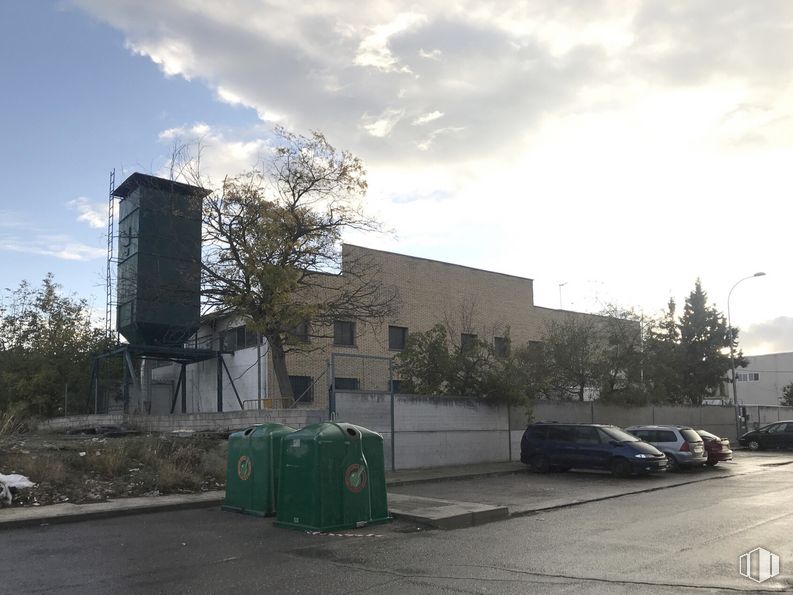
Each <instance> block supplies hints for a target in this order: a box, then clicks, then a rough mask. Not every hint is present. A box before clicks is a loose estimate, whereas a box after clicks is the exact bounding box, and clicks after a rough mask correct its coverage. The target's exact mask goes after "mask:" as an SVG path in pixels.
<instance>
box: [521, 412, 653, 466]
mask: <svg viewBox="0 0 793 595" xmlns="http://www.w3.org/2000/svg"><path fill="white" fill-rule="evenodd" d="M520 460H521V462H522V463H525V464H526V465H529V466H530V467H531V469H532V470H533V471H535V472H537V473H547V472H548V471H567V470H568V469H605V470H607V471H611V472H612V473H613V474H614V475H618V476H620V477H624V476H627V475H631V474H644V473H652V472H656V471H664V470H665V469H666V465H667V460H666V456H665V455H664V454H663V453H662V452H661V451H660V450H658V449H657V448H655V447H654V446H651V445H649V444H647V443H646V442H642V441H641V440H639V439H638V438H637V437H636V436H633V435H631V434H628V432H626V431H625V430H623V429H621V428H618V427H617V426H608V425H601V424H565V423H555V422H541V423H534V424H529V427H528V428H526V431H525V432H524V433H523V439H522V440H521V442H520Z"/></svg>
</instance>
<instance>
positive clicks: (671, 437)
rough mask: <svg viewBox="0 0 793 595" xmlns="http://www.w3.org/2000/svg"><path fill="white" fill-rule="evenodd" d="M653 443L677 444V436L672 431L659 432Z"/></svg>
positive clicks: (656, 433)
mask: <svg viewBox="0 0 793 595" xmlns="http://www.w3.org/2000/svg"><path fill="white" fill-rule="evenodd" d="M653 442H677V436H675V433H674V432H672V431H671V430H657V431H656V432H655V440H653Z"/></svg>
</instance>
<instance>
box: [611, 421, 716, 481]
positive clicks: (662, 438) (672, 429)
mask: <svg viewBox="0 0 793 595" xmlns="http://www.w3.org/2000/svg"><path fill="white" fill-rule="evenodd" d="M625 429H626V430H627V431H628V432H630V433H631V434H633V435H634V436H636V437H637V438H639V439H640V440H644V441H645V442H647V443H649V444H652V445H653V446H654V447H655V448H657V449H658V450H660V451H661V452H662V453H664V454H665V455H666V460H667V461H669V464H668V465H667V467H666V468H667V470H668V471H675V470H677V469H678V468H680V467H699V466H700V465H704V464H705V463H706V462H707V460H708V453H707V452H705V443H704V442H703V441H702V436H700V435H699V434H698V433H697V432H696V431H695V430H694V429H692V428H689V427H688V426H631V427H630V428H625Z"/></svg>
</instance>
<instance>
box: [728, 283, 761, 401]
mask: <svg viewBox="0 0 793 595" xmlns="http://www.w3.org/2000/svg"><path fill="white" fill-rule="evenodd" d="M764 276H765V273H762V272H760V273H755V274H754V275H749V276H748V277H744V278H743V279H739V280H738V281H736V283H735V285H733V286H732V288H731V289H730V293H728V294H727V326H728V327H729V329H730V366H731V367H732V402H733V403H734V404H735V406H736V407H737V406H738V386H737V383H736V382H735V348H734V347H733V345H734V343H735V331H734V330H733V328H732V318H731V317H730V296H732V290H733V289H735V288H736V287H738V285H739V284H740V283H741V282H743V281H746V280H747V279H752V278H754V277H764Z"/></svg>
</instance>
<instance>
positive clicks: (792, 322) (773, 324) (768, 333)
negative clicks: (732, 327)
mask: <svg viewBox="0 0 793 595" xmlns="http://www.w3.org/2000/svg"><path fill="white" fill-rule="evenodd" d="M739 339H740V345H741V349H743V352H744V353H745V354H749V355H751V354H758V353H781V352H787V351H793V317H790V316H780V317H778V318H774V319H773V320H768V321H765V322H760V323H757V324H753V325H751V326H749V328H747V329H746V330H745V331H741V333H740V335H739Z"/></svg>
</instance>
